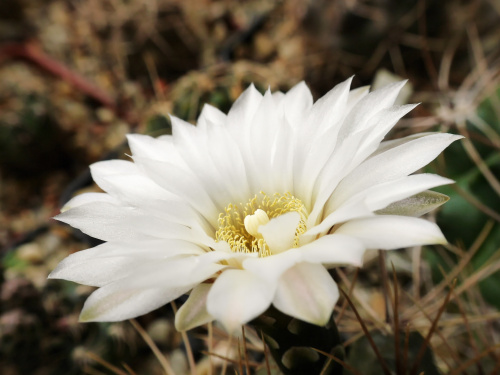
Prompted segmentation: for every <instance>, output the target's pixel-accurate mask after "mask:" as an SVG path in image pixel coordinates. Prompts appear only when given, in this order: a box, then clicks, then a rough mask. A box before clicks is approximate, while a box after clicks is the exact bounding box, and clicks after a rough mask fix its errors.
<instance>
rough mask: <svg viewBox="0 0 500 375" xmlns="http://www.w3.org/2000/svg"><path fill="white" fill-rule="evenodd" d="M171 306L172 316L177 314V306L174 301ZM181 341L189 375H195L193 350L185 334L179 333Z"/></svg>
mask: <svg viewBox="0 0 500 375" xmlns="http://www.w3.org/2000/svg"><path fill="white" fill-rule="evenodd" d="M170 304H171V305H172V310H174V314H177V305H176V304H175V302H174V301H172V302H171V303H170ZM181 336H182V341H183V342H184V346H185V348H186V354H187V357H188V362H189V369H190V370H191V375H196V363H195V361H194V355H193V350H192V349H191V344H190V343H189V339H188V337H187V334H186V332H184V331H182V332H181Z"/></svg>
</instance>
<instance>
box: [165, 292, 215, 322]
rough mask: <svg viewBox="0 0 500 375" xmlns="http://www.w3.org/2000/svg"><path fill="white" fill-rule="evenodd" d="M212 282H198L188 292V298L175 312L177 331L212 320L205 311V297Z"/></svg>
mask: <svg viewBox="0 0 500 375" xmlns="http://www.w3.org/2000/svg"><path fill="white" fill-rule="evenodd" d="M211 287H212V284H200V285H198V286H197V287H195V288H194V289H193V290H192V291H191V293H190V294H189V298H188V299H187V301H186V302H184V304H183V305H182V306H181V308H180V309H179V311H177V313H176V314H175V328H176V329H177V331H187V330H190V329H192V328H195V327H198V326H201V325H203V324H206V323H208V322H211V321H212V320H214V318H213V317H212V315H210V314H209V313H208V311H207V297H208V292H209V291H210V288H211Z"/></svg>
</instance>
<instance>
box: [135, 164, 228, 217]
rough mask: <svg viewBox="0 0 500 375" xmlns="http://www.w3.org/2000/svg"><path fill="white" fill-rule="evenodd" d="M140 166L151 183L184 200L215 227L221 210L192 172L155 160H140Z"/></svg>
mask: <svg viewBox="0 0 500 375" xmlns="http://www.w3.org/2000/svg"><path fill="white" fill-rule="evenodd" d="M134 160H141V159H134ZM141 166H142V168H143V169H144V171H145V172H146V173H147V174H148V176H149V177H150V178H151V179H152V180H153V181H155V182H156V183H157V184H158V185H160V186H162V187H163V188H164V189H166V190H169V191H171V192H172V193H174V194H176V195H177V196H179V197H181V198H183V199H184V200H186V201H187V202H188V203H189V204H191V205H192V206H193V207H194V208H195V209H196V210H197V211H198V212H199V213H200V214H202V215H203V217H205V219H207V221H208V222H209V223H210V224H212V225H213V226H214V227H217V218H218V215H219V212H221V209H219V208H217V207H216V206H215V205H214V202H213V201H212V198H211V197H210V196H209V195H208V193H207V191H206V190H205V188H208V187H209V186H203V185H202V184H201V182H200V180H199V179H198V178H197V177H196V176H194V175H193V173H192V172H188V171H185V170H182V169H180V168H177V167H176V166H175V165H173V164H170V163H165V162H160V161H156V160H142V163H141Z"/></svg>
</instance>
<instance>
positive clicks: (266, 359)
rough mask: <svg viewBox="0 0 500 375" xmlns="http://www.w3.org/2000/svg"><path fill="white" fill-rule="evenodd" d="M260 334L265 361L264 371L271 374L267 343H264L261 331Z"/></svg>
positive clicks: (268, 374)
mask: <svg viewBox="0 0 500 375" xmlns="http://www.w3.org/2000/svg"><path fill="white" fill-rule="evenodd" d="M260 336H261V339H262V344H264V360H265V362H266V371H267V375H271V367H270V366H269V357H268V355H269V354H268V352H267V345H266V340H264V333H263V332H262V331H261V332H260Z"/></svg>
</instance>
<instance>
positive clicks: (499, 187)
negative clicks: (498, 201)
mask: <svg viewBox="0 0 500 375" xmlns="http://www.w3.org/2000/svg"><path fill="white" fill-rule="evenodd" d="M457 125H459V126H458V131H459V133H460V134H461V135H463V136H464V137H465V139H463V142H462V144H463V146H464V149H465V152H467V154H468V155H469V157H470V158H471V159H472V161H474V163H475V164H476V165H477V168H478V169H479V171H480V172H481V173H482V174H483V176H484V178H485V179H486V181H488V184H489V185H490V186H491V188H492V189H493V190H495V192H496V193H497V195H500V182H499V181H498V179H497V178H496V177H495V175H494V174H493V172H492V171H491V170H490V168H489V167H488V165H487V164H486V163H485V162H484V160H483V158H482V157H481V155H480V154H479V152H478V151H477V149H476V147H474V145H473V144H472V142H471V141H470V140H469V138H470V136H469V132H468V131H467V128H466V126H465V122H460V123H458V124H457Z"/></svg>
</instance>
